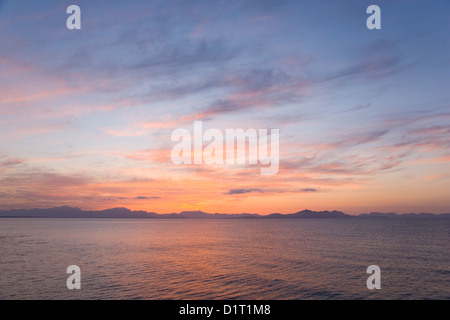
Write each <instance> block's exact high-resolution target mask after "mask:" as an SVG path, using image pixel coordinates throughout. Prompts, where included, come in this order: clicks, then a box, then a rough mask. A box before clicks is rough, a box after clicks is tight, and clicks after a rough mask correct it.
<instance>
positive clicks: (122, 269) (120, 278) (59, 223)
mask: <svg viewBox="0 0 450 320" xmlns="http://www.w3.org/2000/svg"><path fill="white" fill-rule="evenodd" d="M449 246H450V220H444V219H442V220H441V219H436V220H431V219H430V220H427V219H423V220H422V219H421V220H406V219H399V220H385V219H349V220H347V219H345V220H270V221H267V220H257V221H254V220H219V221H216V220H182V221H179V220H91V219H89V220H82V219H0V295H1V296H2V297H3V298H5V299H430V298H431V299H450V249H449ZM74 264H75V265H78V266H80V268H81V286H82V287H81V290H68V289H67V287H66V279H67V277H68V276H69V275H67V274H66V269H67V267H68V266H69V265H74ZM372 264H375V265H378V266H379V267H380V268H381V287H382V288H381V290H368V289H367V287H366V280H367V277H368V276H369V275H368V274H366V268H367V267H368V266H369V265H372Z"/></svg>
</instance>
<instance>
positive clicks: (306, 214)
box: [0, 206, 450, 219]
mask: <svg viewBox="0 0 450 320" xmlns="http://www.w3.org/2000/svg"><path fill="white" fill-rule="evenodd" d="M0 218H96V219H102V218H115V219H352V218H389V219H396V218H409V219H419V218H450V213H443V214H432V213H419V214H416V213H404V214H397V213H394V212H389V213H381V212H371V213H363V214H360V215H356V216H355V215H348V214H345V213H343V212H341V211H311V210H303V211H299V212H296V213H290V214H281V213H272V214H269V215H260V214H253V213H240V214H227V213H214V214H212V213H206V212H203V211H183V212H180V213H166V214H159V213H155V212H147V211H131V210H129V209H127V208H113V209H106V210H99V211H83V210H81V209H80V208H73V207H68V206H63V207H55V208H49V209H19V210H0Z"/></svg>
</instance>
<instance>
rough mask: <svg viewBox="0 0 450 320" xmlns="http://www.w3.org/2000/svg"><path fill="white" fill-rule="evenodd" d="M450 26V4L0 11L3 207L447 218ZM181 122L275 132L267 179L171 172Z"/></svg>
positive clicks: (195, 168) (128, 5)
mask: <svg viewBox="0 0 450 320" xmlns="http://www.w3.org/2000/svg"><path fill="white" fill-rule="evenodd" d="M72 4H75V5H78V6H79V7H80V8H81V30H69V29H68V28H67V27H66V20H67V18H68V17H69V14H67V13H66V9H67V7H68V6H69V5H72ZM372 4H376V5H378V6H379V7H380V8H381V29H379V30H376V29H375V30H369V29H368V28H367V27H366V20H367V18H368V17H369V14H367V13H366V9H367V7H368V6H369V5H372ZM449 16H450V1H448V0H435V1H416V0H412V1H402V0H397V1H391V0H390V1H387V0H371V1H365V0H361V1H335V0H333V1H331V0H330V1H324V0H318V1H299V0H297V1H294V0H293V1H284V0H281V1H280V0H258V1H256V0H255V1H239V0H231V1H230V0H227V1H220V0H214V1H212V0H207V1H196V0H190V1H169V0H164V1H111V0H108V1H106V0H104V1H102V0H90V1H82V0H71V1H23V0H15V1H11V0H6V1H5V0H3V1H0V127H1V132H2V134H1V135H0V181H1V183H0V209H19V208H48V207H54V206H62V205H68V206H73V207H79V208H81V209H85V210H91V209H92V210H100V209H106V208H113V207H127V208H129V209H132V210H146V211H153V212H158V213H170V212H180V211H190V210H202V211H205V212H210V213H214V212H221V213H260V214H268V213H274V212H279V213H292V212H297V211H299V210H303V209H311V210H341V211H344V212H346V213H349V214H356V213H362V212H372V211H382V212H390V211H396V212H399V213H403V212H432V213H444V212H450V197H449V190H450V126H449V123H450V102H449V101H450V99H449V98H450V93H449V83H450V39H449V31H450V19H449ZM194 121H202V124H203V129H204V130H207V129H218V130H220V131H221V132H223V133H225V132H226V129H238V128H242V129H244V130H247V129H250V128H254V129H257V130H258V129H278V130H279V132H280V137H279V153H280V156H279V170H278V172H277V173H276V174H274V175H261V173H260V167H261V165H260V164H258V165H254V164H244V165H237V164H226V165H221V164H181V165H176V164H174V163H173V161H172V159H171V151H172V149H173V148H174V146H175V144H176V143H175V142H173V141H172V140H171V134H172V132H174V130H176V129H178V128H184V129H187V130H189V131H190V132H193V130H194V129H193V127H194ZM205 146H206V143H205Z"/></svg>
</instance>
